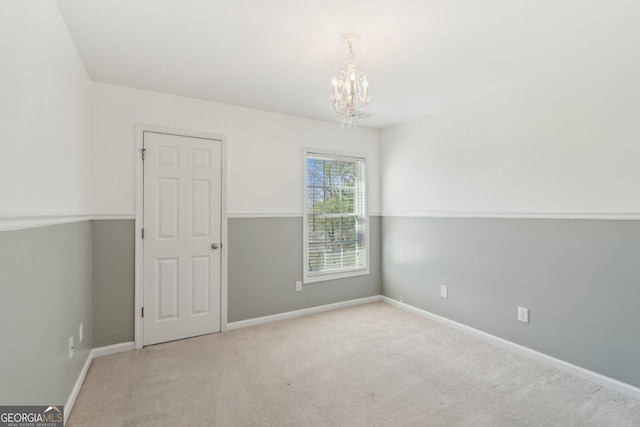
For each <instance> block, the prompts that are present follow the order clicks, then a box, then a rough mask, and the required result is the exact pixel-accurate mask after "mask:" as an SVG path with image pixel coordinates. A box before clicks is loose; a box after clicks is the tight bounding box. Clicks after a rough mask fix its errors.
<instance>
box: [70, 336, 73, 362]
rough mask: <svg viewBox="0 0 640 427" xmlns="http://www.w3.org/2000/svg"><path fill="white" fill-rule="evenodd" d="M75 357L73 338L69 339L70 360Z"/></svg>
mask: <svg viewBox="0 0 640 427" xmlns="http://www.w3.org/2000/svg"><path fill="white" fill-rule="evenodd" d="M72 357H73V337H71V338H69V360H71V358H72Z"/></svg>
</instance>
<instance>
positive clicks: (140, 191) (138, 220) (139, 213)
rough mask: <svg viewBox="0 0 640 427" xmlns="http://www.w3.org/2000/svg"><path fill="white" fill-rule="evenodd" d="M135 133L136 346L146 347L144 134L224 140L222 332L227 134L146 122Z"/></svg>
mask: <svg viewBox="0 0 640 427" xmlns="http://www.w3.org/2000/svg"><path fill="white" fill-rule="evenodd" d="M134 132H135V146H134V158H135V179H136V189H135V209H136V211H135V303H134V310H135V311H134V313H133V318H134V339H135V348H136V349H141V348H142V347H143V343H144V340H143V337H144V322H143V321H142V306H143V302H144V268H143V265H144V252H143V251H144V247H143V241H142V228H143V226H144V215H143V213H144V209H143V206H144V204H143V202H144V182H143V177H144V163H143V161H142V148H143V144H144V133H145V132H154V133H161V134H167V135H176V136H184V137H194V138H205V139H214V140H217V141H221V142H222V159H221V160H222V173H221V175H222V176H221V182H220V184H221V193H220V198H221V200H220V202H221V203H220V211H221V212H220V214H221V218H220V228H221V229H220V243H221V245H222V246H221V250H222V253H221V254H220V331H221V332H223V331H226V330H227V295H228V288H227V264H228V263H227V256H228V253H229V252H228V249H229V247H228V245H227V231H228V217H227V136H226V135H221V134H216V133H209V132H199V131H192V130H185V129H175V128H167V127H162V126H156V125H149V124H143V123H136V124H134Z"/></svg>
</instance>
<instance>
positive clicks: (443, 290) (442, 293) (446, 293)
mask: <svg viewBox="0 0 640 427" xmlns="http://www.w3.org/2000/svg"><path fill="white" fill-rule="evenodd" d="M440 296H441V297H442V298H449V287H448V286H445V285H441V286H440Z"/></svg>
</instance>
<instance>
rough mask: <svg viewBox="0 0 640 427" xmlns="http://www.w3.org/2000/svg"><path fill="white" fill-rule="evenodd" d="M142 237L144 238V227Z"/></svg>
mask: <svg viewBox="0 0 640 427" xmlns="http://www.w3.org/2000/svg"><path fill="white" fill-rule="evenodd" d="M142 238H143V239H144V228H143V229H142Z"/></svg>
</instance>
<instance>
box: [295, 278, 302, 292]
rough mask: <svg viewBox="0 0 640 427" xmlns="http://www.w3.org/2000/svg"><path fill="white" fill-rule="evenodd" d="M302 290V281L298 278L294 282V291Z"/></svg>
mask: <svg viewBox="0 0 640 427" xmlns="http://www.w3.org/2000/svg"><path fill="white" fill-rule="evenodd" d="M301 290H302V282H301V281H300V280H298V281H297V282H296V292H300V291H301Z"/></svg>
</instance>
